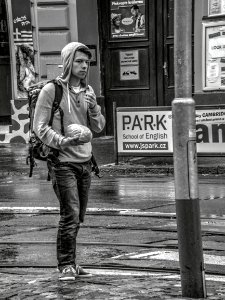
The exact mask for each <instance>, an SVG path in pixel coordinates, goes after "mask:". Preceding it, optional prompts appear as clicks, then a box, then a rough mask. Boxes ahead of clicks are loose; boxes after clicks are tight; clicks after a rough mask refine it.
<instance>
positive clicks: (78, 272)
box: [75, 265, 92, 278]
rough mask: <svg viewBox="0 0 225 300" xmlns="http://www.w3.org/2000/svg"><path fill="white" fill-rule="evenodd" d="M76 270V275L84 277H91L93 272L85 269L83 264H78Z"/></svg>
mask: <svg viewBox="0 0 225 300" xmlns="http://www.w3.org/2000/svg"><path fill="white" fill-rule="evenodd" d="M75 270H76V277H80V278H84V277H91V276H92V274H91V273H89V272H87V271H85V270H84V269H83V268H82V267H81V266H79V265H76V267H75Z"/></svg>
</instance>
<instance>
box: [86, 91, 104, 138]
mask: <svg viewBox="0 0 225 300" xmlns="http://www.w3.org/2000/svg"><path fill="white" fill-rule="evenodd" d="M88 87H89V89H90V91H92V92H94V91H93V89H92V87H91V86H88ZM88 116H89V122H90V127H91V130H93V131H95V132H97V133H99V132H101V131H102V130H103V129H104V127H105V118H104V116H103V115H102V113H101V106H100V105H98V104H97V105H96V106H95V107H94V108H93V109H90V108H88Z"/></svg>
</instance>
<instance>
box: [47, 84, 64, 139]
mask: <svg viewBox="0 0 225 300" xmlns="http://www.w3.org/2000/svg"><path fill="white" fill-rule="evenodd" d="M52 82H53V83H54V85H55V98H54V102H53V105H52V112H51V117H50V120H49V123H48V125H49V126H52V123H53V118H54V114H55V112H56V111H57V109H58V110H59V113H60V117H61V118H60V119H61V131H62V135H64V134H65V131H64V125H63V116H64V113H63V110H62V108H61V107H60V102H61V100H62V94H63V88H62V85H61V84H59V83H58V82H57V81H56V80H53V81H52Z"/></svg>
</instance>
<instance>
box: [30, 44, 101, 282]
mask: <svg viewBox="0 0 225 300" xmlns="http://www.w3.org/2000/svg"><path fill="white" fill-rule="evenodd" d="M61 57H62V62H63V73H62V75H61V76H59V77H58V78H57V79H58V80H59V82H60V83H61V85H62V88H63V96H62V100H61V103H60V107H61V108H62V110H63V113H64V117H63V124H64V131H65V135H64V136H63V135H62V134H61V117H60V113H59V111H56V113H55V115H54V119H53V124H52V127H50V126H49V125H48V124H49V120H50V116H51V110H52V104H53V100H54V97H55V86H54V84H53V83H48V84H46V85H45V86H44V88H43V89H42V90H41V92H40V95H39V98H38V101H37V104H36V109H35V116H34V131H35V133H36V134H37V136H38V137H39V138H40V139H41V140H42V141H43V142H44V143H45V144H47V145H48V146H50V147H52V148H54V149H57V150H58V157H57V158H56V160H54V161H52V162H51V171H52V174H51V175H52V184H53V188H54V191H55V193H56V195H57V197H58V199H59V203H60V221H59V228H58V235H57V260H58V269H59V271H60V275H59V279H60V280H74V279H75V277H76V276H83V277H87V276H90V275H91V274H90V273H88V272H87V271H85V270H84V269H83V268H81V267H80V266H79V265H78V264H77V263H76V237H77V233H78V230H79V227H80V222H83V221H84V216H85V212H86V207H87V202H88V191H89V188H90V184H91V168H92V166H91V156H92V146H91V141H89V142H81V141H80V140H79V137H80V131H79V130H77V131H76V130H75V131H74V135H73V136H72V137H71V136H69V128H68V126H69V127H70V125H71V124H80V125H83V126H86V127H89V128H90V129H91V130H93V131H95V132H101V131H102V129H103V128H104V125H105V119H104V117H103V115H102V114H101V109H100V106H99V105H98V104H97V102H96V96H95V93H94V91H93V89H92V88H91V87H90V86H89V85H87V75H88V71H89V61H90V58H91V53H90V51H89V49H88V48H87V47H86V46H85V45H83V44H81V43H76V42H72V43H69V44H68V45H66V46H65V47H64V48H63V49H62V52H61ZM68 136H69V137H68Z"/></svg>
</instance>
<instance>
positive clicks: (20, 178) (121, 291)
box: [0, 138, 225, 300]
mask: <svg viewBox="0 0 225 300" xmlns="http://www.w3.org/2000/svg"><path fill="white" fill-rule="evenodd" d="M26 149H27V148H26V146H25V145H23V146H21V145H11V146H10V145H2V146H1V147H0V163H1V172H0V216H1V218H0V224H1V226H0V299H82V300H83V299H84V300H85V299H115V300H120V299H184V298H182V297H181V284H180V276H179V258H178V245H177V229H176V215H175V200H174V199H175V191H174V178H173V175H172V173H161V172H159V173H158V174H155V173H154V172H153V173H149V172H147V173H142V172H136V173H135V168H134V167H132V168H133V169H132V172H130V173H129V174H126V175H121V172H120V171H119V172H116V171H117V170H116V167H115V166H113V165H112V163H113V161H114V151H113V140H112V139H110V138H109V139H97V140H96V141H95V143H94V151H95V154H96V157H97V160H98V162H99V164H100V165H101V166H102V170H103V174H104V177H103V178H101V179H99V178H97V177H95V176H93V183H92V187H91V191H90V201H89V206H88V211H87V215H86V219H85V222H84V224H82V226H81V230H80V232H79V235H78V251H77V256H78V262H79V263H80V264H81V265H82V266H84V267H86V268H87V269H89V270H90V271H91V272H92V273H93V276H92V277H91V278H88V279H85V280H84V279H83V280H81V279H77V280H76V281H75V282H72V283H61V282H59V281H58V273H57V270H56V247H55V240H56V234H57V226H58V221H59V214H58V213H59V207H58V202H57V200H56V198H55V195H54V193H53V191H52V187H51V183H50V182H48V181H46V169H45V165H44V164H43V163H41V164H39V166H38V167H37V168H36V169H35V171H34V176H33V177H32V178H28V170H29V168H28V166H26V164H25V160H24V158H25V156H26ZM139 162H140V161H138V166H140V165H139ZM142 163H143V161H142ZM127 164H128V162H127V161H125V162H123V163H122V164H121V166H122V167H123V168H124V169H125V166H127ZM129 165H135V160H131V161H130V162H129ZM108 166H110V167H109V168H108ZM164 166H165V164H164V165H163V166H162V168H161V169H160V170H162V169H163V168H164ZM220 166H221V161H220ZM213 167H215V162H214V164H213ZM142 169H143V167H142ZM111 170H112V172H111ZM224 180H225V176H224V174H217V173H216V174H212V173H209V174H201V175H199V198H200V199H201V201H200V206H201V223H202V239H203V250H204V261H205V269H206V284H207V294H208V299H225V239H224V235H225V226H224V225H225V186H224Z"/></svg>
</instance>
